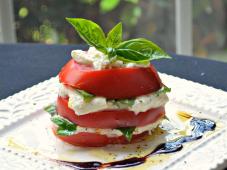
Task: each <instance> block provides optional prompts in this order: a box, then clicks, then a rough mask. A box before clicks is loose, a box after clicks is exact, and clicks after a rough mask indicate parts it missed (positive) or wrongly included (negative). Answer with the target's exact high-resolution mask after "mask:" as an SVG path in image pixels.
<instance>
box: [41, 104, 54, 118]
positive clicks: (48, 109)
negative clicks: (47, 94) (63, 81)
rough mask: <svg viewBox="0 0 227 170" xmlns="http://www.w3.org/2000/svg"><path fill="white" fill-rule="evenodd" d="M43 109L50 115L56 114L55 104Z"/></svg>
mask: <svg viewBox="0 0 227 170" xmlns="http://www.w3.org/2000/svg"><path fill="white" fill-rule="evenodd" d="M44 110H45V111H46V112H48V113H49V114H50V115H51V116H54V115H57V110H56V106H55V105H54V104H51V105H49V106H47V107H45V108H44Z"/></svg>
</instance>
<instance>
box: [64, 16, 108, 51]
mask: <svg viewBox="0 0 227 170" xmlns="http://www.w3.org/2000/svg"><path fill="white" fill-rule="evenodd" d="M66 20H67V21H68V22H69V23H70V24H72V26H73V27H74V28H75V30H76V31H77V32H78V34H79V35H80V37H81V38H82V39H83V40H84V41H85V42H86V43H87V44H89V45H90V46H93V47H95V48H96V49H98V50H100V51H102V52H104V53H106V38H105V34H104V32H103V30H102V28H101V27H100V26H99V25H98V24H96V23H94V22H92V21H90V20H86V19H82V18H66Z"/></svg>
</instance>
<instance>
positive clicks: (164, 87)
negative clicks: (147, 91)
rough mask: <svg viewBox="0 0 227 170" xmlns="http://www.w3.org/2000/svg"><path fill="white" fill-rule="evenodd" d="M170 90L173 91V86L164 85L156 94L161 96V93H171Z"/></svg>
mask: <svg viewBox="0 0 227 170" xmlns="http://www.w3.org/2000/svg"><path fill="white" fill-rule="evenodd" d="M169 92H171V88H169V87H167V86H162V88H161V89H159V90H158V91H157V92H156V95H157V96H159V95H160V94H163V93H169Z"/></svg>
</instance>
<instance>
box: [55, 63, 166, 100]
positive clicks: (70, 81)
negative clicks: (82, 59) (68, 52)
mask: <svg viewBox="0 0 227 170" xmlns="http://www.w3.org/2000/svg"><path fill="white" fill-rule="evenodd" d="M59 80H60V82H61V83H63V84H65V85H69V86H72V87H74V88H78V89H81V90H85V91H87V92H89V93H92V94H94V95H96V96H103V97H106V98H108V99H124V98H133V97H137V96H141V95H145V94H148V93H152V92H154V91H157V90H158V89H160V88H161V86H162V83H161V79H160V78H159V76H158V74H157V71H156V70H155V68H154V67H153V66H152V65H150V67H148V68H138V67H135V68H113V69H105V70H94V69H93V68H92V67H89V66H85V65H81V64H78V63H76V61H75V60H73V59H71V60H70V61H69V62H68V63H67V64H66V65H65V66H64V67H63V68H62V70H61V72H60V73H59Z"/></svg>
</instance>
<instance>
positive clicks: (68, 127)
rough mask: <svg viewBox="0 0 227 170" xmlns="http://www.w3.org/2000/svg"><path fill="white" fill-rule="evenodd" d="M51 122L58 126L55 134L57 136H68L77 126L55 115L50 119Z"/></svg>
mask: <svg viewBox="0 0 227 170" xmlns="http://www.w3.org/2000/svg"><path fill="white" fill-rule="evenodd" d="M51 121H52V122H53V123H54V124H56V125H57V126H58V129H57V134H59V135H64V136H69V135H73V134H74V132H75V131H76V128H77V125H76V124H74V123H72V122H70V121H69V120H67V119H65V118H63V117H61V116H56V115H55V116H53V117H51Z"/></svg>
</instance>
